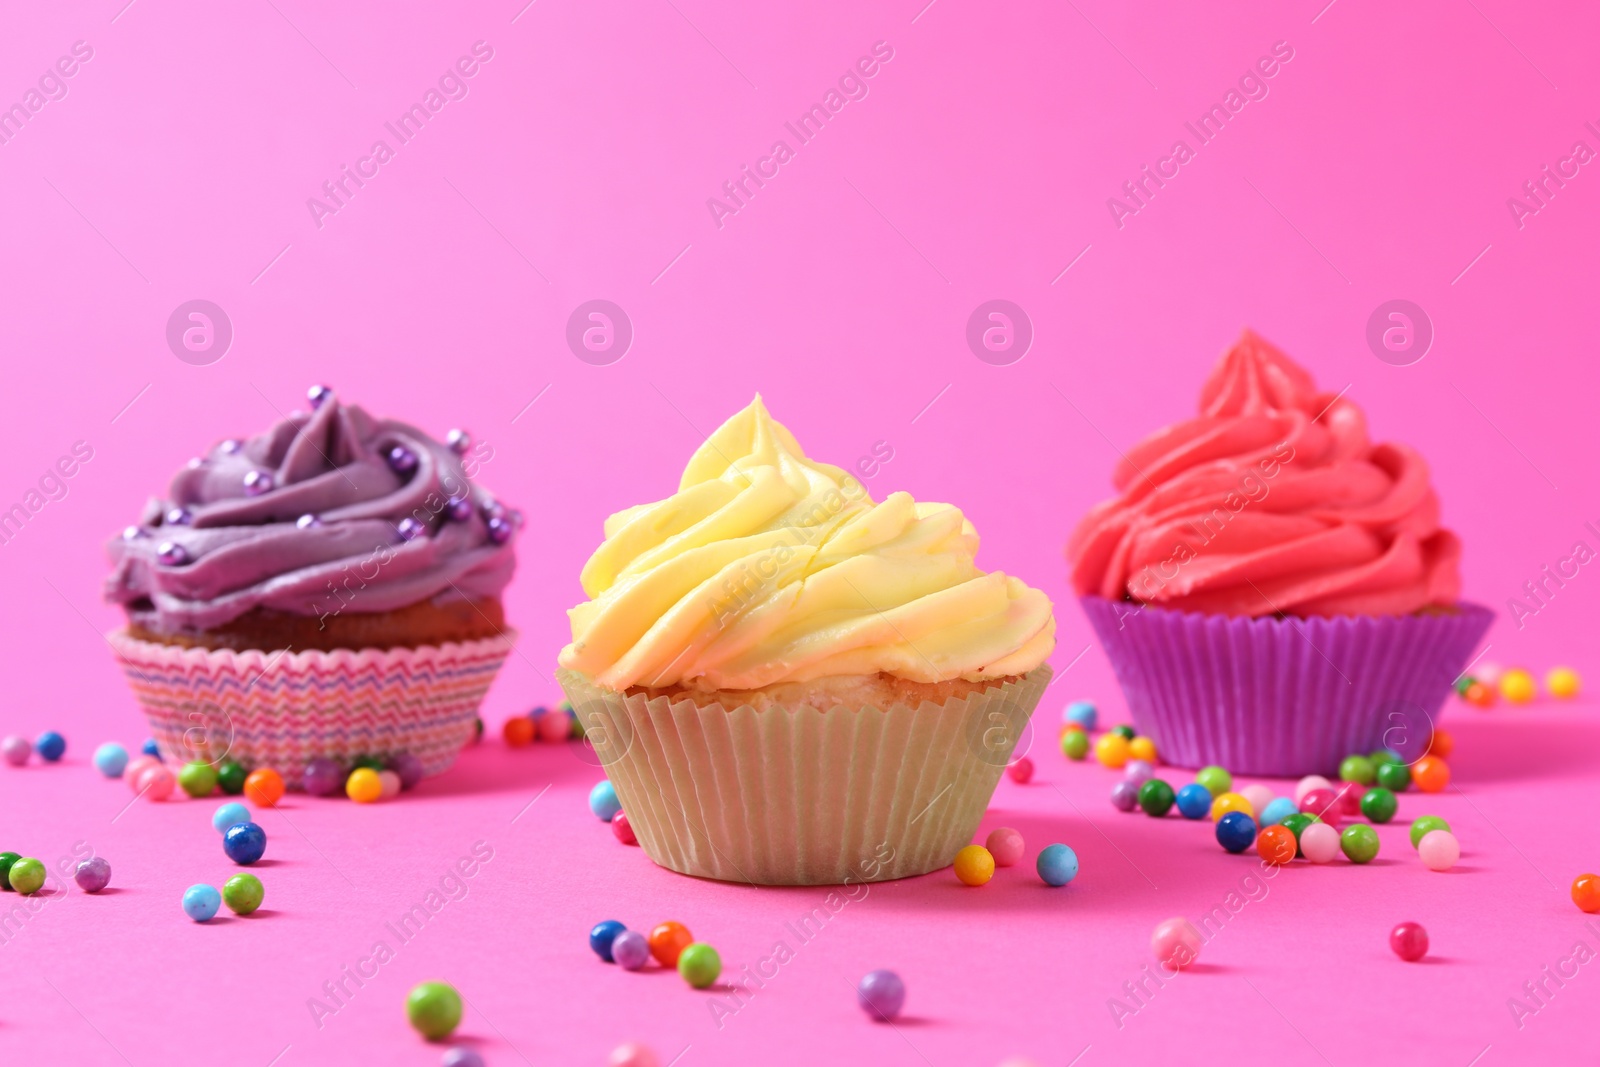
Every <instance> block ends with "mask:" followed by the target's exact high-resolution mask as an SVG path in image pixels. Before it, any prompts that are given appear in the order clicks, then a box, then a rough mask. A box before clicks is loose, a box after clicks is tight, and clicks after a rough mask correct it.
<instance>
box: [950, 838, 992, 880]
mask: <svg viewBox="0 0 1600 1067" xmlns="http://www.w3.org/2000/svg"><path fill="white" fill-rule="evenodd" d="M955 869H956V877H957V878H959V879H961V881H962V882H964V883H966V884H967V885H974V886H976V885H985V884H987V883H988V881H989V879H991V878H993V877H994V857H993V856H991V855H990V854H989V850H988V849H986V848H984V847H983V846H982V845H968V846H967V847H965V848H963V849H962V850H961V851H960V852H957V853H956V859H955Z"/></svg>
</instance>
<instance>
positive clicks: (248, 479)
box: [244, 471, 272, 496]
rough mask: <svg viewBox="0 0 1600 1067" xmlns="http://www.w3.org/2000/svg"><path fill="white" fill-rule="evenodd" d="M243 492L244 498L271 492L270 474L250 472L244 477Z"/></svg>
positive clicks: (266, 472) (267, 472) (268, 472)
mask: <svg viewBox="0 0 1600 1067" xmlns="http://www.w3.org/2000/svg"><path fill="white" fill-rule="evenodd" d="M244 491H245V495H246V496H260V495H261V494H262V493H270V492H272V474H271V472H270V471H251V472H250V473H249V474H246V475H245V476H244Z"/></svg>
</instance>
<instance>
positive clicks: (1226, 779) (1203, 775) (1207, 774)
mask: <svg viewBox="0 0 1600 1067" xmlns="http://www.w3.org/2000/svg"><path fill="white" fill-rule="evenodd" d="M1194 780H1195V782H1196V783H1197V784H1199V785H1203V786H1205V787H1206V792H1208V793H1210V794H1211V795H1212V796H1214V797H1219V796H1221V795H1222V794H1224V793H1227V792H1230V791H1231V790H1232V789H1233V775H1231V774H1229V773H1228V772H1227V771H1226V770H1225V769H1223V768H1221V767H1218V766H1217V765H1216V764H1212V765H1211V766H1209V767H1201V768H1200V769H1199V770H1198V771H1195V772H1194Z"/></svg>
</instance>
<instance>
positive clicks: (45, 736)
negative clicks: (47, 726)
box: [33, 730, 67, 763]
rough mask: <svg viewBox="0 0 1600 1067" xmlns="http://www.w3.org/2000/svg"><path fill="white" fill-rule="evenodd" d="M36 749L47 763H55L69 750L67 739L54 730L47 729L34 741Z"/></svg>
mask: <svg viewBox="0 0 1600 1067" xmlns="http://www.w3.org/2000/svg"><path fill="white" fill-rule="evenodd" d="M33 747H34V750H35V751H36V752H38V753H39V758H40V759H42V760H44V761H45V762H46V763H54V762H56V761H57V760H59V759H60V758H61V757H62V755H64V754H65V753H66V751H67V739H66V738H65V737H62V736H61V735H60V734H58V733H56V732H55V731H54V730H46V731H45V732H44V733H42V734H40V735H39V739H38V740H37V741H35V742H34V743H33Z"/></svg>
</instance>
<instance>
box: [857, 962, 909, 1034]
mask: <svg viewBox="0 0 1600 1067" xmlns="http://www.w3.org/2000/svg"><path fill="white" fill-rule="evenodd" d="M856 1001H857V1003H859V1004H860V1005H861V1010H862V1011H864V1012H866V1013H867V1015H869V1016H870V1017H871V1018H872V1019H874V1020H881V1021H883V1022H893V1021H894V1020H895V1019H898V1018H899V1017H900V1011H901V1009H903V1008H904V1007H905V1006H906V984H905V982H903V981H901V980H900V976H899V975H898V974H895V973H894V972H893V971H868V972H867V973H866V975H865V976H864V977H863V978H862V979H861V981H860V983H859V984H858V985H857V986H856Z"/></svg>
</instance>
